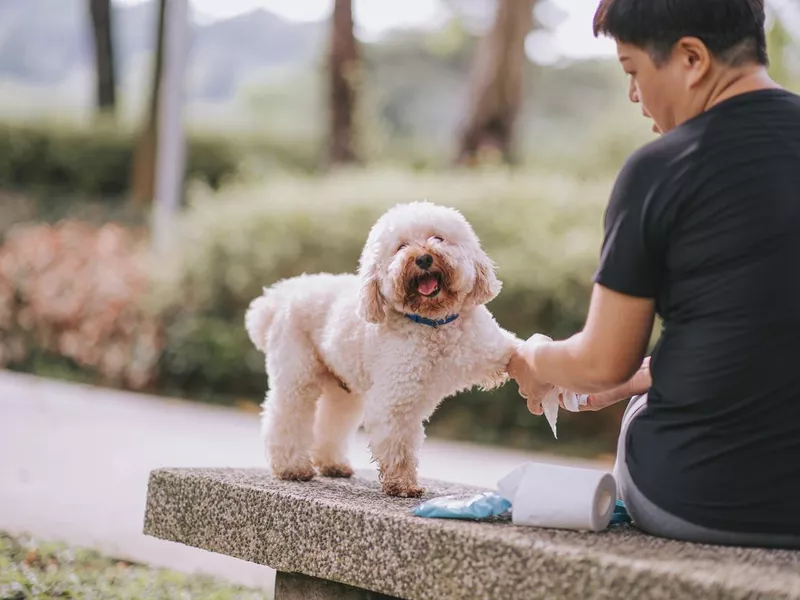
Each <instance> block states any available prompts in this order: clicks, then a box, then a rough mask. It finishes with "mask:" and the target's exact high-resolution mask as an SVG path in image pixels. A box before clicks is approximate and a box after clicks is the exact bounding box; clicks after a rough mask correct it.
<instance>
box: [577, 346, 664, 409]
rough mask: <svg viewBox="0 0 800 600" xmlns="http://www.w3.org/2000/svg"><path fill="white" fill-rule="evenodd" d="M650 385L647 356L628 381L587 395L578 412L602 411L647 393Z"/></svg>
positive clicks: (651, 382)
mask: <svg viewBox="0 0 800 600" xmlns="http://www.w3.org/2000/svg"><path fill="white" fill-rule="evenodd" d="M651 385H653V379H652V377H651V376H650V357H649V356H648V357H647V358H645V359H644V361H642V366H641V367H639V370H638V371H636V373H634V374H633V377H631V378H630V379H629V380H628V381H626V382H625V383H623V384H622V385H620V386H617V387H615V388H612V389H610V390H608V391H607V392H600V393H597V394H589V397H588V398H587V402H586V404H585V405H583V406H581V407H580V410H581V411H596V410H602V409H604V408H607V407H609V406H611V405H612V404H616V403H617V402H621V401H622V400H626V399H627V398H630V397H632V396H639V395H641V394H645V393H647V391H648V390H649V389H650V386H651Z"/></svg>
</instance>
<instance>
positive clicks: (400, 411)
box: [245, 202, 520, 497]
mask: <svg viewBox="0 0 800 600" xmlns="http://www.w3.org/2000/svg"><path fill="white" fill-rule="evenodd" d="M500 287H501V283H500V281H498V279H497V277H496V276H495V268H494V264H493V263H492V262H491V260H490V259H489V258H488V256H487V255H486V254H485V253H484V251H483V250H482V248H481V246H480V242H479V241H478V238H477V236H476V235H475V233H474V231H473V230H472V227H471V226H470V224H469V223H468V222H467V220H466V219H465V218H464V217H463V216H462V215H461V213H459V212H458V211H456V210H454V209H451V208H445V207H442V206H438V205H434V204H431V203H428V202H413V203H409V204H401V205H398V206H396V207H394V208H392V209H390V210H389V211H388V212H386V213H385V214H384V215H383V216H382V217H381V218H380V219H379V220H378V221H377V223H376V224H375V225H374V226H373V228H372V230H371V231H370V233H369V236H368V238H367V242H366V245H365V247H364V249H363V253H362V255H361V259H360V268H359V273H358V275H351V274H343V275H331V274H326V273H321V274H316V275H301V276H299V277H294V278H291V279H287V280H283V281H280V282H278V283H276V284H275V285H273V286H271V287H270V288H265V290H264V294H263V295H261V296H259V297H258V298H256V299H255V300H253V302H252V303H251V304H250V307H249V309H248V310H247V314H246V316H245V326H246V328H247V332H248V334H249V336H250V339H251V340H252V342H253V344H255V346H256V347H257V348H258V349H259V350H261V351H262V352H264V353H265V354H266V369H267V375H268V377H269V391H268V392H267V396H266V400H265V402H264V405H263V408H264V411H263V414H262V437H263V441H264V444H265V451H266V453H267V455H268V457H269V460H270V462H271V466H272V470H273V472H274V473H275V475H276V476H277V477H279V478H281V479H295V480H303V481H307V480H309V479H311V478H312V477H314V475H315V467H316V468H317V469H318V470H319V473H320V474H321V475H323V476H327V477H349V476H351V475H352V474H353V469H352V468H351V466H350V464H349V461H348V458H347V456H348V442H349V440H350V438H351V437H352V436H353V434H354V433H355V432H356V430H357V429H358V427H359V425H361V424H362V423H363V425H364V428H365V431H366V433H367V436H368V439H369V445H370V450H371V452H372V455H373V458H374V460H376V461H377V463H378V466H379V473H380V480H381V483H382V489H383V491H384V492H385V493H386V494H389V495H392V496H403V497H417V496H420V495H421V494H422V493H423V490H422V489H421V488H420V487H418V484H417V463H418V454H419V449H420V446H421V444H422V441H423V439H424V438H425V433H424V426H423V424H424V422H425V421H427V420H428V418H430V416H431V415H432V414H433V412H434V410H435V409H436V407H437V406H438V405H439V403H440V402H441V401H442V400H443V399H444V398H446V397H448V396H451V395H453V394H455V393H457V392H459V391H462V390H467V389H469V388H471V387H473V386H481V387H483V388H484V389H489V388H493V387H498V386H500V385H502V384H503V383H505V382H506V381H507V374H506V366H507V364H508V362H509V360H510V358H511V356H512V354H513V353H514V350H515V348H516V346H517V345H518V343H520V340H519V339H518V338H517V337H516V336H514V335H513V334H511V333H509V332H507V331H505V330H504V329H502V328H500V326H499V325H498V324H497V322H496V321H495V320H494V317H493V316H492V315H491V313H490V312H489V311H488V310H487V309H486V307H485V306H484V305H485V304H486V303H487V302H489V301H490V300H492V299H493V298H494V297H495V296H497V294H498V293H499V292H500Z"/></svg>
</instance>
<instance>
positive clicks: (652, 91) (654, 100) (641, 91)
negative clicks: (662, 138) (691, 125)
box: [617, 38, 711, 133]
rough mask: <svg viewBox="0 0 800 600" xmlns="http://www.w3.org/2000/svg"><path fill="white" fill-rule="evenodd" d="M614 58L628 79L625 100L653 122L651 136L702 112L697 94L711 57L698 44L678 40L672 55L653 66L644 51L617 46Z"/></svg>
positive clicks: (691, 39)
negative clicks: (635, 105) (633, 104)
mask: <svg viewBox="0 0 800 600" xmlns="http://www.w3.org/2000/svg"><path fill="white" fill-rule="evenodd" d="M617 56H618V57H619V62H620V64H621V65H622V68H623V70H624V71H625V73H626V74H627V75H628V76H629V78H630V85H629V88H628V97H629V99H630V101H631V102H634V103H636V104H641V105H642V114H643V115H644V116H645V117H647V118H649V119H651V120H652V121H653V131H654V132H656V133H666V132H667V131H670V130H671V129H674V128H675V127H677V126H678V125H680V124H681V123H683V122H684V121H686V120H688V119H690V118H692V117H694V116H696V115H697V114H699V113H700V112H702V110H703V104H702V102H700V99H701V95H700V94H699V93H698V91H699V89H700V87H701V83H702V82H703V81H704V79H705V78H706V75H707V73H708V71H709V69H710V66H711V57H710V55H709V54H708V50H707V48H706V47H705V45H704V44H703V43H702V42H700V41H699V40H697V39H695V38H684V39H681V40H679V41H678V43H677V44H676V45H675V47H674V48H673V51H672V53H671V54H670V55H669V56H668V57H666V58H665V59H664V60H660V61H657V62H656V61H654V60H653V57H652V56H651V53H649V52H647V51H646V50H643V49H641V48H638V47H637V46H633V45H631V44H625V43H622V42H617Z"/></svg>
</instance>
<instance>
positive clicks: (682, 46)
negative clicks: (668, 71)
mask: <svg viewBox="0 0 800 600" xmlns="http://www.w3.org/2000/svg"><path fill="white" fill-rule="evenodd" d="M675 51H676V52H677V53H678V60H679V61H680V65H681V67H682V69H683V71H684V73H685V74H686V85H687V87H690V88H693V87H697V86H698V85H699V84H700V83H701V82H702V81H703V80H704V79H705V78H706V76H707V75H708V72H709V71H710V70H711V63H712V61H713V57H712V56H711V52H710V51H709V49H708V46H706V45H705V44H704V43H703V41H702V40H701V39H699V38H696V37H684V38H681V39H680V40H678V42H677V44H676V45H675Z"/></svg>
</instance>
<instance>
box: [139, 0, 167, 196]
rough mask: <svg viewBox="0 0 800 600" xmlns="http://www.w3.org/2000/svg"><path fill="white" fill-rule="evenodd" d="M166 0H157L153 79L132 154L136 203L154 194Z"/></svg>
mask: <svg viewBox="0 0 800 600" xmlns="http://www.w3.org/2000/svg"><path fill="white" fill-rule="evenodd" d="M167 1H168V0H159V1H158V26H157V27H158V30H157V34H156V54H155V59H154V62H153V79H152V87H151V88H150V99H149V103H148V108H147V113H146V114H145V117H144V118H145V121H144V124H143V126H142V130H141V132H140V134H139V139H138V141H137V143H136V149H135V150H134V155H133V165H132V173H131V200H132V201H133V203H134V204H137V205H139V206H143V205H149V204H151V203H152V202H153V197H154V196H155V175H156V148H157V146H158V143H157V142H158V138H157V136H158V116H159V114H158V113H159V110H158V109H159V95H160V93H161V74H162V72H163V70H164V31H165V28H166V10H167Z"/></svg>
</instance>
